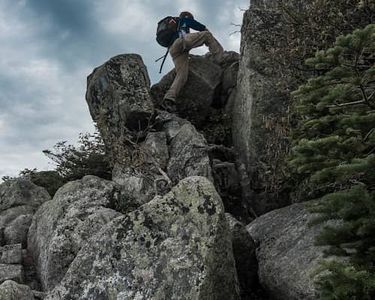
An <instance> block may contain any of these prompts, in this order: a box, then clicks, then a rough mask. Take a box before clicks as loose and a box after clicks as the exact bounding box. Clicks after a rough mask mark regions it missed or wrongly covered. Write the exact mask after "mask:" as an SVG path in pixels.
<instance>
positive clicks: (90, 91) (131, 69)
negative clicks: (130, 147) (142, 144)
mask: <svg viewBox="0 0 375 300" xmlns="http://www.w3.org/2000/svg"><path fill="white" fill-rule="evenodd" d="M86 101H87V103H88V106H89V109H90V113H91V117H92V118H93V120H94V121H95V122H96V124H97V126H98V128H99V131H100V133H101V135H102V137H103V140H104V143H105V145H106V147H107V152H108V154H109V155H110V157H111V160H112V162H121V161H122V160H124V159H126V155H127V150H126V149H125V143H126V139H127V138H128V133H129V131H132V130H140V129H144V128H145V127H146V126H147V125H148V123H149V120H150V118H151V116H152V114H153V112H154V107H153V103H152V100H151V96H150V79H149V76H148V73H147V69H146V66H145V65H144V63H143V61H142V58H141V57H140V56H139V55H137V54H126V55H118V56H116V57H113V58H111V59H110V60H109V61H108V62H106V63H104V64H103V65H102V66H100V67H98V68H96V69H95V70H94V71H93V73H92V74H91V75H90V76H88V79H87V93H86Z"/></svg>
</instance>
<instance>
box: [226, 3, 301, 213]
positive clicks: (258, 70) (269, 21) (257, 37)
mask: <svg viewBox="0 0 375 300" xmlns="http://www.w3.org/2000/svg"><path fill="white" fill-rule="evenodd" d="M297 2H298V1H297ZM278 4H279V1H275V0H269V1H263V0H254V1H251V5H250V8H249V10H247V11H246V12H245V14H244V18H243V24H242V28H241V34H242V36H241V60H240V64H239V72H238V80H237V87H236V91H235V96H234V97H233V99H231V100H232V102H233V103H232V105H231V107H232V115H233V118H232V120H233V123H232V126H233V127H232V133H233V143H234V145H235V148H236V150H237V151H238V153H239V155H240V158H241V162H242V163H243V164H244V165H245V168H246V172H247V175H246V177H248V178H250V182H249V188H250V189H251V190H252V197H251V207H252V209H253V210H254V211H255V212H256V214H258V215H261V214H263V213H265V212H268V211H270V210H272V209H275V208H280V207H282V206H285V205H287V204H288V203H289V202H288V201H289V200H288V195H287V193H286V192H284V190H285V189H284V187H283V182H284V180H285V177H284V169H285V164H284V162H285V156H286V154H287V152H288V147H289V145H288V139H287V136H288V127H289V118H288V114H289V94H288V92H289V91H288V89H287V88H285V86H284V85H285V82H286V81H287V79H286V78H283V77H282V76H281V75H280V72H279V71H280V70H284V69H288V67H289V65H288V64H291V63H292V62H288V61H285V62H284V64H283V65H280V64H278V62H277V61H276V58H275V57H273V56H272V50H275V52H278V51H279V50H280V48H282V47H284V44H285V43H287V41H286V40H285V39H283V38H280V37H281V36H288V32H285V28H286V26H284V25H285V24H283V22H285V20H284V19H283V18H282V12H281V11H280V10H281V8H280V7H281V5H280V6H279V5H278ZM299 4H300V5H301V2H300V1H299ZM296 5H297V4H296ZM296 10H297V11H298V8H296ZM283 84H284V85H283Z"/></svg>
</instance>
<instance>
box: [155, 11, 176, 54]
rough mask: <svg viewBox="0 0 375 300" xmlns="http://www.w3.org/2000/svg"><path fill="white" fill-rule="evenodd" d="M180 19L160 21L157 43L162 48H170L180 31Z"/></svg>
mask: <svg viewBox="0 0 375 300" xmlns="http://www.w3.org/2000/svg"><path fill="white" fill-rule="evenodd" d="M178 23H179V18H176V17H171V16H168V17H165V18H164V19H162V20H160V21H159V23H158V27H157V29H156V41H157V42H158V44H159V45H160V46H163V47H167V48H168V47H169V46H170V45H171V44H172V42H173V38H174V36H175V34H176V32H177V31H178V27H179V26H178V25H179V24H178Z"/></svg>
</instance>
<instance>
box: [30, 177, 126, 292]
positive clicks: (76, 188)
mask: <svg viewBox="0 0 375 300" xmlns="http://www.w3.org/2000/svg"><path fill="white" fill-rule="evenodd" d="M119 202H121V199H120V195H119V193H118V188H117V186H116V185H115V184H114V183H113V182H111V181H107V180H104V179H100V178H98V177H95V176H85V177H83V178H82V179H81V180H77V181H73V182H69V183H67V184H66V185H64V186H63V187H61V188H60V189H59V190H58V191H57V193H56V194H55V196H54V198H53V200H51V201H48V202H46V203H44V204H43V205H42V206H41V207H40V209H39V210H38V211H37V212H36V214H35V215H34V218H33V221H32V224H31V226H30V230H29V235H28V250H29V252H30V253H31V254H32V256H33V259H34V261H35V263H36V267H37V271H38V275H39V278H40V281H41V284H42V287H43V289H44V290H50V289H52V288H53V287H54V286H55V285H56V284H58V283H59V282H60V280H61V279H62V278H63V277H64V275H65V272H66V271H67V270H68V268H69V265H70V263H71V262H72V261H73V260H74V258H75V256H76V254H77V253H78V252H79V250H80V249H81V247H82V246H83V245H84V244H85V242H86V241H87V240H88V239H89V238H90V237H91V236H92V235H94V234H95V233H97V232H98V231H99V230H100V229H101V228H102V226H103V225H104V224H106V223H108V222H109V221H111V220H112V219H113V218H115V217H117V216H119V215H120V213H119V212H116V211H115V210H113V209H111V207H115V206H116V205H117V204H118V203H119Z"/></svg>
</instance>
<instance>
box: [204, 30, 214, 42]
mask: <svg viewBox="0 0 375 300" xmlns="http://www.w3.org/2000/svg"><path fill="white" fill-rule="evenodd" d="M202 35H203V36H204V38H205V39H207V40H209V39H212V38H213V35H212V33H211V32H209V31H202Z"/></svg>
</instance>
